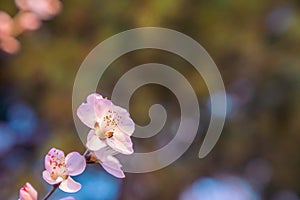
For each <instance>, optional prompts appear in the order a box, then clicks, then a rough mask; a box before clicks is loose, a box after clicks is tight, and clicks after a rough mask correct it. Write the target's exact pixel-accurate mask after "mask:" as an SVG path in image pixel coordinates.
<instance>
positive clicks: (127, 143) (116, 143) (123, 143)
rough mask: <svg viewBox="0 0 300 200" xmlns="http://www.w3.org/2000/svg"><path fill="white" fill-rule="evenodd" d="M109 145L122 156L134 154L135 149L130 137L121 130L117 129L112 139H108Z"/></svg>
mask: <svg viewBox="0 0 300 200" xmlns="http://www.w3.org/2000/svg"><path fill="white" fill-rule="evenodd" d="M106 141H107V145H109V146H110V147H111V148H112V149H114V150H116V151H118V152H120V153H122V154H132V153H133V147H132V141H131V139H130V136H128V135H125V134H124V133H123V132H121V131H120V130H118V129H116V130H115V132H114V134H113V136H112V137H111V138H107V139H106Z"/></svg>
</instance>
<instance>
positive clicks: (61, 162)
mask: <svg viewBox="0 0 300 200" xmlns="http://www.w3.org/2000/svg"><path fill="white" fill-rule="evenodd" d="M85 167H86V161H85V158H84V157H83V156H82V155H80V154H79V153H78V152H71V153H69V154H68V155H67V156H66V157H65V155H64V152H63V151H61V150H58V149H56V148H52V149H51V150H50V151H49V152H48V154H47V155H46V157H45V168H46V170H44V171H43V178H44V180H45V181H46V182H47V183H49V184H51V185H55V184H59V188H60V189H61V190H62V191H64V192H70V193H72V192H77V191H78V190H80V189H81V184H80V183H78V182H76V181H74V180H73V179H72V178H71V176H77V175H79V174H81V173H82V172H83V171H84V169H85Z"/></svg>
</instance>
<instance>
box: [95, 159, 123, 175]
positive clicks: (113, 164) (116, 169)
mask: <svg viewBox="0 0 300 200" xmlns="http://www.w3.org/2000/svg"><path fill="white" fill-rule="evenodd" d="M100 164H101V165H102V167H103V168H104V169H105V170H106V171H107V172H108V173H110V174H111V175H113V176H115V177H117V178H124V177H125V174H124V172H123V171H122V169H121V167H122V165H121V164H120V162H119V160H118V159H117V158H115V157H112V156H108V158H107V160H106V161H105V162H100Z"/></svg>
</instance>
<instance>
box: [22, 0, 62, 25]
mask: <svg viewBox="0 0 300 200" xmlns="http://www.w3.org/2000/svg"><path fill="white" fill-rule="evenodd" d="M27 4H28V10H29V11H31V12H34V13H35V14H36V15H38V16H39V18H40V19H43V20H47V19H50V18H52V17H53V16H55V15H57V14H58V13H59V12H60V11H61V8H62V4H61V2H60V1H58V0H42V1H41V0H39V1H36V0H27Z"/></svg>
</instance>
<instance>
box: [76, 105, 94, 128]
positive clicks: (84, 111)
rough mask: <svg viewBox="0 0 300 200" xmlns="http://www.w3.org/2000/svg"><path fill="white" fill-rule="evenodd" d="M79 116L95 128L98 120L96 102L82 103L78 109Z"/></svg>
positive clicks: (86, 123) (87, 124)
mask: <svg viewBox="0 0 300 200" xmlns="http://www.w3.org/2000/svg"><path fill="white" fill-rule="evenodd" d="M77 116H78V117H79V119H80V120H81V121H82V122H83V123H84V124H85V125H86V126H88V127H90V128H94V126H95V123H96V122H97V117H96V113H95V106H94V104H90V103H82V104H81V105H80V106H79V107H78V109H77Z"/></svg>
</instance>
